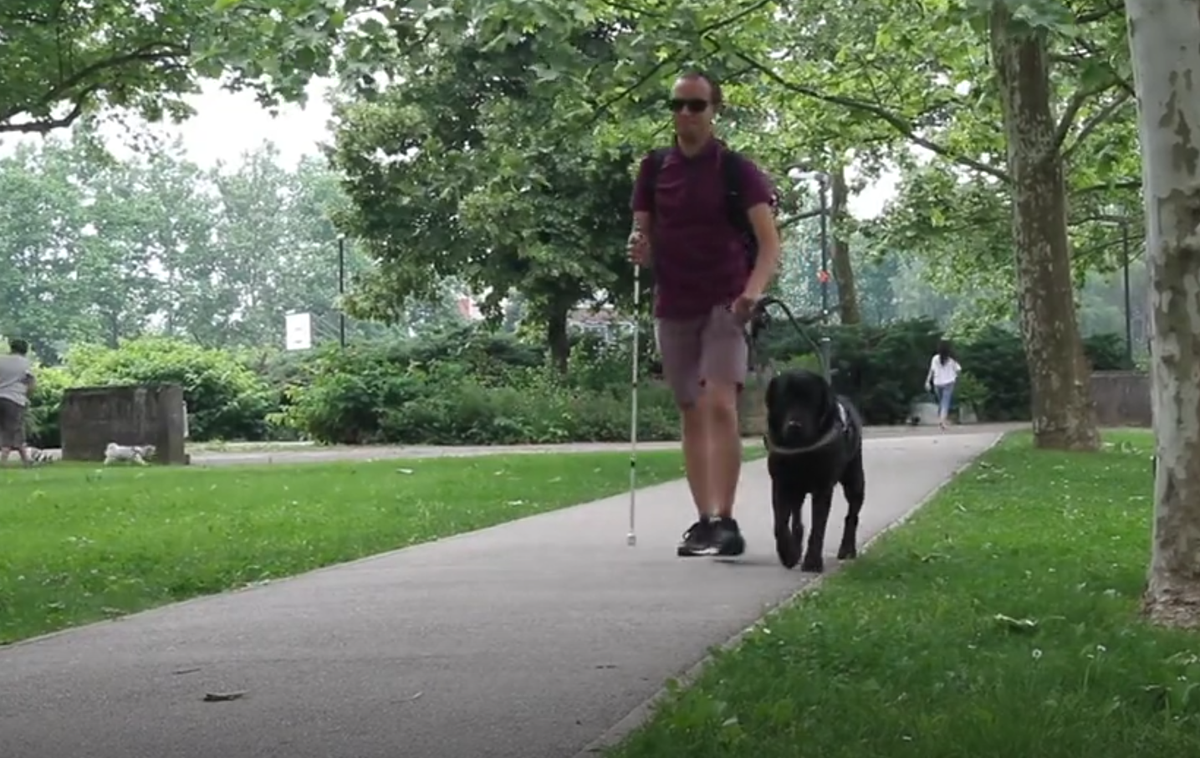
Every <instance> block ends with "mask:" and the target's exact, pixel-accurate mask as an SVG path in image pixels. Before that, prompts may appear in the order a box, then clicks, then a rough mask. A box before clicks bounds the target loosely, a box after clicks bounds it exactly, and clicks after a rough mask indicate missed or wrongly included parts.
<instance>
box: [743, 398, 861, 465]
mask: <svg viewBox="0 0 1200 758" xmlns="http://www.w3.org/2000/svg"><path fill="white" fill-rule="evenodd" d="M837 409H838V421H837V423H835V424H834V425H833V426H831V427H829V431H827V432H825V434H823V435H821V439H819V440H817V441H816V442H814V443H812V444H811V445H805V446H803V447H787V446H785V445H780V444H777V443H776V442H775V440H773V439H771V428H770V427H769V426H768V427H767V433H766V434H764V435H763V443H764V444H766V446H767V452H768V453H770V454H771V455H801V454H802V453H811V452H813V451H814V450H820V449H821V448H823V447H825V446H826V445H829V444H830V443H832V442H833V441H834V440H836V439H837V438H838V437H839V436H841V435H842V434H843V433H845V431H846V430H847V429H848V428H849V424H847V423H846V406H844V405H842V404H841V403H840V402H839V403H838V404H837Z"/></svg>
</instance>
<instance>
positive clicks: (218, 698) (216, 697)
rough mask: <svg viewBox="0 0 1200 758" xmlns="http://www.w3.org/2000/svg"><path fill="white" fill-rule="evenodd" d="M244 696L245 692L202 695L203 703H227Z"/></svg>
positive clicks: (207, 693)
mask: <svg viewBox="0 0 1200 758" xmlns="http://www.w3.org/2000/svg"><path fill="white" fill-rule="evenodd" d="M245 696H246V692H245V690H242V691H239V692H206V693H204V702H206V703H227V702H229V701H230V700H241V699H242V698H243V697H245Z"/></svg>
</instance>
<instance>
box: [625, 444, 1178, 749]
mask: <svg viewBox="0 0 1200 758" xmlns="http://www.w3.org/2000/svg"><path fill="white" fill-rule="evenodd" d="M1106 442H1107V445H1106V449H1105V451H1104V452H1103V453H1101V454H1097V455H1087V454H1062V453H1050V452H1036V451H1034V450H1033V449H1032V448H1031V447H1030V439H1029V435H1027V434H1018V435H1013V436H1011V437H1010V438H1009V439H1007V440H1005V442H1004V443H1003V444H1002V445H1001V446H999V447H997V448H996V449H994V450H992V451H991V452H989V453H988V454H986V455H985V456H984V457H983V458H982V459H981V460H980V461H979V462H978V463H977V464H976V465H975V466H974V467H972V468H971V469H969V470H968V471H967V472H966V473H964V474H963V475H962V476H960V477H959V478H958V479H957V480H956V481H955V482H954V483H952V484H951V485H950V486H948V487H947V488H945V489H943V490H942V492H941V493H940V494H939V495H938V496H937V497H936V499H935V500H934V501H933V502H932V503H930V504H929V506H928V507H926V508H925V509H923V510H922V511H921V512H920V513H919V514H918V515H917V516H916V517H915V518H913V519H912V521H910V522H909V523H908V524H907V525H905V526H903V527H901V528H899V529H897V530H896V531H894V532H892V533H890V534H888V535H887V536H885V537H884V538H882V539H881V540H880V542H879V543H878V544H876V545H875V546H874V547H873V548H872V549H871V550H870V551H868V552H867V553H866V554H864V555H863V557H862V558H860V559H859V561H858V562H856V563H854V564H851V565H850V566H849V567H847V569H846V570H844V571H842V572H840V573H838V574H835V575H833V576H831V577H830V578H829V579H828V580H827V581H826V582H825V583H824V584H822V585H821V586H820V588H819V589H818V590H817V591H815V592H813V593H810V594H808V595H805V596H803V597H802V598H801V599H800V600H799V601H798V602H797V603H796V604H794V605H793V606H791V607H789V608H787V609H786V610H783V611H781V612H780V613H779V614H778V615H776V616H774V617H772V618H770V619H768V620H767V621H766V622H765V625H764V626H762V627H760V628H759V629H757V630H756V631H754V632H752V633H751V634H750V635H749V636H748V638H747V640H746V642H745V644H744V645H742V646H741V647H740V648H738V649H736V650H734V651H731V652H728V653H723V654H720V655H718V656H717V660H716V662H715V664H714V665H713V666H711V667H709V668H708V669H707V670H706V671H705V673H704V674H702V675H701V676H700V678H699V681H698V682H697V683H696V686H695V687H693V688H690V689H687V690H683V691H676V692H675V694H673V695H672V696H671V697H670V698H669V699H668V701H667V702H666V703H665V704H664V705H663V706H662V708H661V709H660V710H659V711H658V712H657V714H656V716H655V718H654V720H653V721H652V722H651V723H650V724H648V725H647V726H646V727H645V728H643V729H642V730H640V731H638V732H636V733H634V734H633V735H631V736H630V738H629V739H628V740H627V741H626V742H625V743H624V744H623V745H621V746H619V747H618V748H617V749H615V750H614V751H612V753H611V754H610V755H611V756H613V758H616V757H619V758H643V757H644V758H649V757H650V756H653V757H654V758H674V757H676V756H678V757H679V758H684V757H685V756H686V758H703V757H704V756H713V757H714V758H715V757H716V756H721V758H741V757H743V756H744V757H745V758H750V757H751V756H753V757H754V758H806V757H811V758H951V757H954V758H960V757H961V758H992V757H994V758H1015V757H1017V756H1020V757H1021V758H1078V757H1079V756H1093V757H1098V758H1107V757H1109V756H1111V757H1112V758H1130V757H1132V756H1137V757H1138V758H1158V757H1159V756H1164V757H1165V756H1172V757H1173V758H1174V757H1176V756H1195V755H1200V689H1198V686H1200V658H1198V657H1197V653H1200V637H1197V636H1196V635H1190V634H1186V633H1182V632H1173V631H1166V630H1161V629H1155V628H1151V627H1148V626H1147V625H1145V624H1144V623H1142V622H1141V621H1140V620H1139V618H1138V605H1139V595H1140V592H1141V590H1142V587H1143V583H1144V581H1145V574H1146V566H1147V563H1148V560H1149V550H1150V535H1149V530H1150V517H1151V487H1152V483H1151V468H1150V460H1149V455H1150V452H1151V441H1150V437H1149V436H1148V435H1145V434H1139V433H1136V432H1133V433H1130V432H1124V433H1119V434H1111V435H1107V436H1106ZM875 486H876V487H881V486H886V485H885V484H882V483H876V485H875ZM868 507H869V502H868Z"/></svg>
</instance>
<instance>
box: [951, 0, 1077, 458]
mask: <svg viewBox="0 0 1200 758" xmlns="http://www.w3.org/2000/svg"><path fill="white" fill-rule="evenodd" d="M991 46H992V60H993V65H994V66H995V69H996V77H997V82H998V84H999V88H1000V101H1001V107H1002V109H1003V113H1004V131H1005V135H1006V137H1007V142H1008V170H1009V174H1010V175H1011V177H1012V187H1011V191H1012V198H1013V237H1014V240H1015V247H1016V251H1015V252H1016V271H1017V294H1018V298H1019V301H1018V309H1019V311H1020V315H1021V332H1022V336H1023V338H1024V340H1023V341H1024V344H1025V357H1026V360H1027V361H1028V364H1029V383H1030V387H1031V390H1032V392H1031V394H1032V396H1033V398H1032V399H1033V408H1032V412H1033V413H1032V415H1033V434H1034V444H1035V445H1036V446H1037V447H1040V448H1054V449H1059V450H1097V449H1099V446H1100V436H1099V434H1098V433H1097V431H1096V416H1095V410H1094V408H1093V406H1092V399H1091V388H1090V386H1089V384H1090V382H1089V380H1090V377H1089V374H1090V368H1089V366H1088V363H1087V358H1086V356H1085V355H1084V352H1083V341H1082V340H1081V339H1080V336H1079V323H1078V321H1077V319H1076V314H1075V291H1074V287H1073V283H1072V281H1071V254H1070V247H1069V242H1068V238H1067V215H1066V188H1065V186H1064V183H1063V169H1062V156H1061V153H1060V151H1059V148H1058V145H1057V144H1056V141H1055V137H1054V134H1055V127H1056V125H1055V122H1054V117H1053V115H1052V113H1051V110H1050V101H1051V98H1052V97H1056V95H1054V94H1053V92H1052V90H1051V86H1050V62H1049V52H1048V44H1047V37H1046V32H1045V30H1041V29H1035V28H1032V27H1030V26H1028V25H1026V24H1024V23H1022V22H1020V21H1017V20H1016V19H1014V18H1013V17H1012V14H1011V12H1010V11H1009V10H1008V6H1007V5H1006V4H1004V3H1002V2H996V3H995V4H994V5H993V8H992V14H991ZM966 368H967V370H970V367H969V366H968V367H966Z"/></svg>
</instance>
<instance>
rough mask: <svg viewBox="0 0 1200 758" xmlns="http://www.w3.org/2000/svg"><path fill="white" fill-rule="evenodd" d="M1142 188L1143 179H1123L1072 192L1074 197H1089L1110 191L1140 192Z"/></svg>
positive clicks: (1092, 185) (1088, 186)
mask: <svg viewBox="0 0 1200 758" xmlns="http://www.w3.org/2000/svg"><path fill="white" fill-rule="evenodd" d="M1141 188H1142V180H1141V179H1122V180H1121V181H1119V182H1108V183H1104V184H1089V185H1086V186H1083V187H1080V188H1079V189H1077V190H1071V191H1070V192H1071V194H1072V195H1088V194H1092V193H1095V192H1106V191H1108V190H1140V189H1141Z"/></svg>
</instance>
